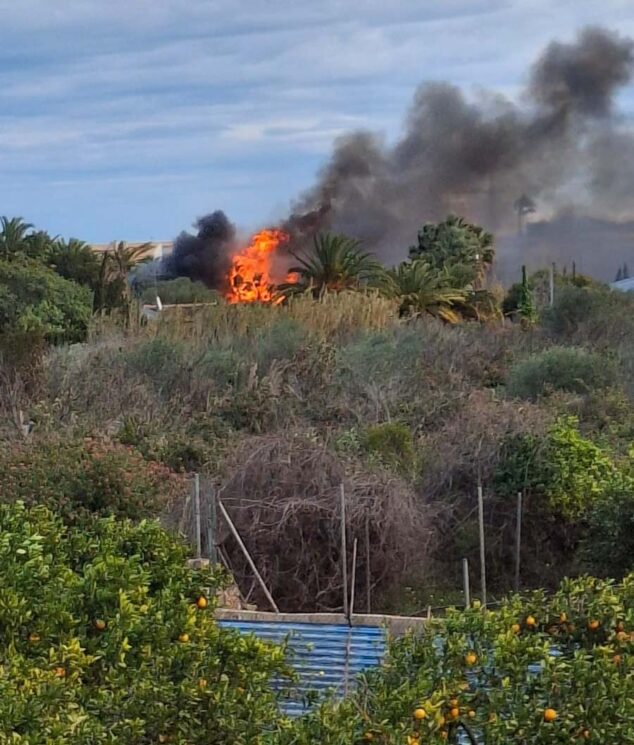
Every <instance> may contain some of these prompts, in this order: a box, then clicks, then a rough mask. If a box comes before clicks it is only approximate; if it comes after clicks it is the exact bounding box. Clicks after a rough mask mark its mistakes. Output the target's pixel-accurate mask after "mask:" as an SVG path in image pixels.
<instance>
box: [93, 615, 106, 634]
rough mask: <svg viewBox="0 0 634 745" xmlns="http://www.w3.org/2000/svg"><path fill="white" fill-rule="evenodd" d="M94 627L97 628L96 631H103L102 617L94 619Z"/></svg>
mask: <svg viewBox="0 0 634 745" xmlns="http://www.w3.org/2000/svg"><path fill="white" fill-rule="evenodd" d="M95 628H96V629H97V631H105V629H106V622H105V621H104V620H103V618H98V619H97V620H96V621H95Z"/></svg>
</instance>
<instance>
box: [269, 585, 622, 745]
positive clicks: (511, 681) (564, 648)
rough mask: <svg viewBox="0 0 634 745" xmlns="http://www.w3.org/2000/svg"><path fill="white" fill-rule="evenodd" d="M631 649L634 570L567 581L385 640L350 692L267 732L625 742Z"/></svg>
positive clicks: (344, 739) (324, 739) (326, 737)
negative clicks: (376, 661)
mask: <svg viewBox="0 0 634 745" xmlns="http://www.w3.org/2000/svg"><path fill="white" fill-rule="evenodd" d="M633 651H634V575H631V576H630V577H628V578H626V580H625V581H624V582H623V584H622V585H620V586H619V587H616V586H615V585H613V584H612V583H610V582H604V581H599V580H595V579H592V578H583V579H580V580H575V581H565V582H564V583H563V584H562V586H561V588H560V589H559V591H558V592H557V593H556V594H555V595H553V596H551V597H549V598H547V597H545V596H544V594H543V593H540V592H537V593H534V594H533V595H531V596H529V597H527V598H524V599H521V598H519V597H513V598H511V599H509V600H508V602H506V603H504V605H503V606H502V608H501V609H499V610H496V611H495V612H491V611H484V610H482V609H481V608H479V607H474V608H471V609H469V610H467V611H460V612H459V611H456V612H452V613H450V614H449V615H448V616H447V618H445V619H442V621H439V622H434V623H432V624H431V625H430V626H429V627H428V629H427V630H426V632H425V633H423V634H421V635H416V636H414V635H410V636H406V637H404V638H402V639H399V640H395V641H392V643H391V644H390V646H389V652H388V655H387V658H386V660H385V664H384V665H383V667H382V668H381V669H379V670H376V671H372V672H370V673H369V674H367V675H366V676H365V677H364V678H362V679H361V681H360V685H359V688H358V690H357V692H356V693H355V694H354V695H353V696H351V697H349V698H348V699H346V700H344V701H343V702H340V703H335V702H329V703H326V704H325V705H323V706H322V707H321V708H319V709H318V710H317V711H316V712H314V713H313V714H312V715H310V716H308V717H306V718H304V719H303V720H301V721H299V722H298V723H297V724H296V726H295V727H294V728H293V729H292V730H287V731H286V732H284V733H282V734H276V736H275V737H276V739H275V742H276V743H284V744H287V745H304V744H308V743H316V742H319V743H322V745H344V743H368V742H374V743H381V744H382V745H386V744H388V743H389V744H390V745H391V744H392V743H394V744H396V743H406V744H408V745H427V744H428V743H444V742H448V743H454V744H455V743H458V742H461V743H462V742H465V741H467V742H468V741H469V740H471V742H479V743H486V745H508V744H509V743H516V744H517V745H528V744H529V743H530V744H531V745H534V744H542V743H543V744H544V745H546V744H547V743H548V744H550V743H561V744H562V745H563V743H567V744H569V743H575V742H579V743H582V742H589V743H597V744H598V743H602V744H603V743H615V744H616V743H619V745H626V744H627V743H634V706H632V701H633V700H634V655H633V654H632V652H633ZM465 738H466V740H465Z"/></svg>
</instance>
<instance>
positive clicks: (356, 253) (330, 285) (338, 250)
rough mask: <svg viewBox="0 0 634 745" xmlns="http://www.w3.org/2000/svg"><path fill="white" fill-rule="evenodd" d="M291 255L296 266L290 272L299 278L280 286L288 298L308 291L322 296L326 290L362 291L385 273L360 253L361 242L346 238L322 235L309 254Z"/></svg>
mask: <svg viewBox="0 0 634 745" xmlns="http://www.w3.org/2000/svg"><path fill="white" fill-rule="evenodd" d="M292 255H293V257H294V258H295V260H296V261H297V265H296V266H293V267H291V268H290V270H289V271H290V273H292V274H294V275H296V276H297V278H298V279H297V281H296V282H288V283H286V284H284V285H281V286H280V287H279V291H280V293H281V294H282V295H286V296H288V295H290V294H293V293H297V292H305V291H307V290H310V291H312V293H313V294H314V295H315V296H319V295H320V294H322V293H323V292H325V291H333V292H339V291H341V290H351V289H359V288H361V287H363V286H364V285H371V284H374V283H375V282H376V281H377V279H378V278H379V277H380V275H381V274H382V272H383V268H382V267H381V265H380V264H379V262H378V261H376V259H374V258H373V257H372V256H371V255H370V254H369V253H366V252H364V251H362V250H361V244H360V242H359V241H358V240H355V239H353V238H348V237H347V236H345V235H335V234H332V233H320V234H319V235H317V236H315V239H314V243H313V246H312V249H311V250H310V251H307V252H303V253H293V254H292Z"/></svg>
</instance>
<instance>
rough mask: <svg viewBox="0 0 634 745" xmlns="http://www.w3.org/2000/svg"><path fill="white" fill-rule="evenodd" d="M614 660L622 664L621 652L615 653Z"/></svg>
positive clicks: (616, 663) (617, 663)
mask: <svg viewBox="0 0 634 745" xmlns="http://www.w3.org/2000/svg"><path fill="white" fill-rule="evenodd" d="M612 661H613V662H614V664H615V665H620V664H621V655H620V654H615V655H614V657H613V658H612Z"/></svg>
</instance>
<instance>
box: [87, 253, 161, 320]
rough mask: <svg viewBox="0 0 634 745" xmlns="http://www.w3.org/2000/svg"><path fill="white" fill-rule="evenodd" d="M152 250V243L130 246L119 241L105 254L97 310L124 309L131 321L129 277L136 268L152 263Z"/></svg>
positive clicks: (100, 271) (96, 300)
mask: <svg viewBox="0 0 634 745" xmlns="http://www.w3.org/2000/svg"><path fill="white" fill-rule="evenodd" d="M150 248H151V244H150V243H143V244H141V245H139V246H129V245H128V244H127V243H126V242H125V241H119V242H118V243H117V244H116V245H115V247H114V248H113V249H112V250H110V251H105V252H104V255H103V258H102V260H101V265H100V267H99V277H98V285H97V289H96V291H95V307H96V308H97V309H100V308H104V307H106V306H108V307H114V306H119V307H122V308H123V310H124V313H125V315H126V317H127V320H128V321H129V319H130V303H131V299H132V298H131V292H130V285H129V282H128V276H129V274H130V272H131V271H132V270H133V269H134V267H135V266H137V265H138V264H142V263H145V262H146V261H150V259H151V256H150V255H149V253H148V251H149V249H150Z"/></svg>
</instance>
